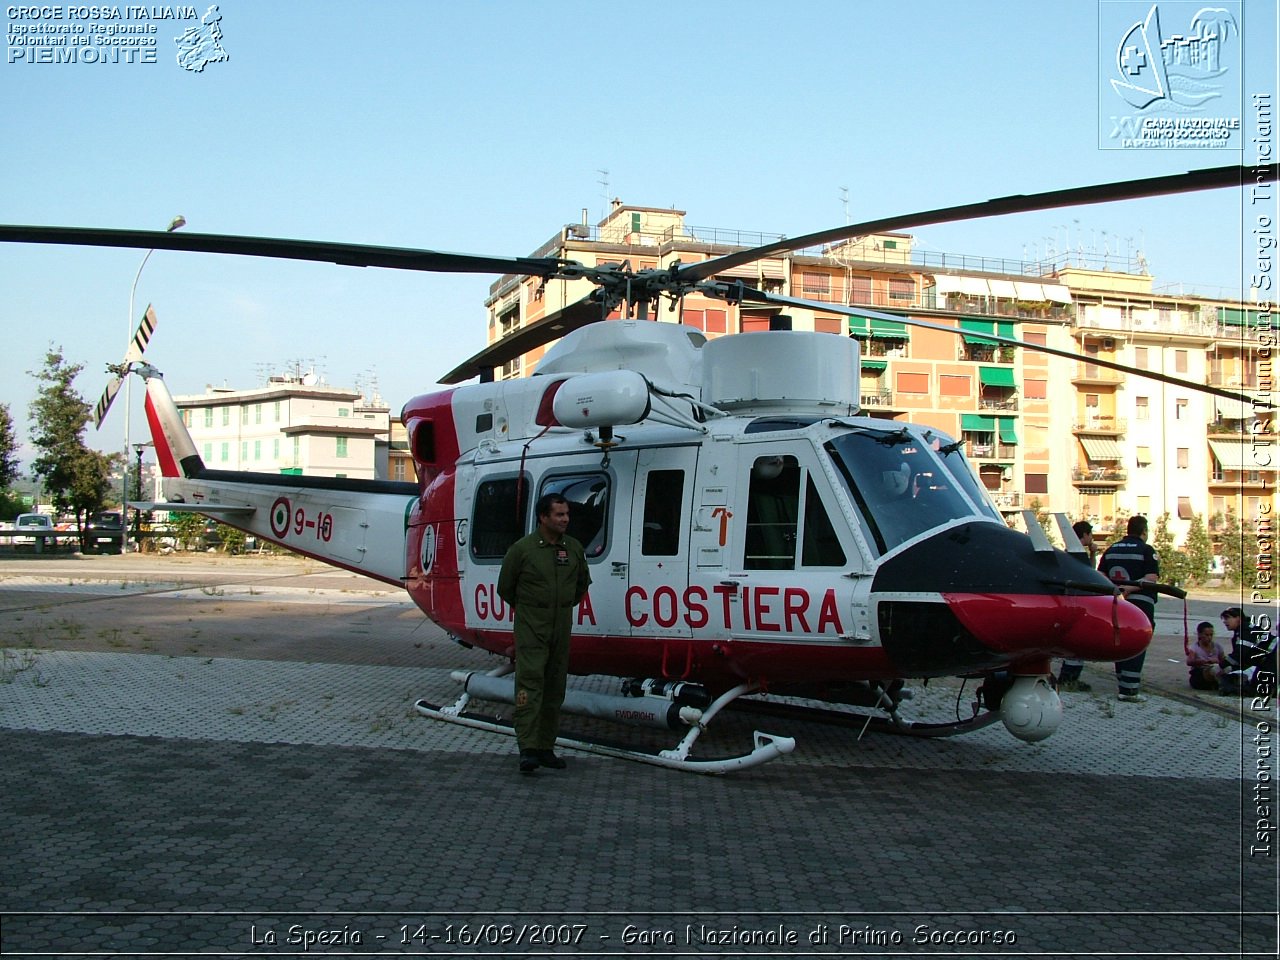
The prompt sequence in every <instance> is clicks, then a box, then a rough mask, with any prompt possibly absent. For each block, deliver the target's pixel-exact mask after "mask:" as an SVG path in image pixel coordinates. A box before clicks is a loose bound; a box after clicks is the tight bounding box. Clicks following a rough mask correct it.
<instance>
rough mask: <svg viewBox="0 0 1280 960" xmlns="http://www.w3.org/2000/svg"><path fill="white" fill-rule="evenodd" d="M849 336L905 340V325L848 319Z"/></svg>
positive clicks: (854, 318)
mask: <svg viewBox="0 0 1280 960" xmlns="http://www.w3.org/2000/svg"><path fill="white" fill-rule="evenodd" d="M849 335H850V336H853V337H883V338H885V339H886V340H906V339H907V325H906V324H905V323H899V322H898V321H896V320H872V319H870V318H869V317H850V318H849Z"/></svg>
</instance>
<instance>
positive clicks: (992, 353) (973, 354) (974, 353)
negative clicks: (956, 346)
mask: <svg viewBox="0 0 1280 960" xmlns="http://www.w3.org/2000/svg"><path fill="white" fill-rule="evenodd" d="M1016 356H1017V352H1016V348H1015V347H1005V346H1000V347H993V346H989V345H986V344H981V343H964V344H962V345H961V348H960V355H959V358H958V359H960V360H969V361H971V362H973V363H1013V361H1014V358H1015V357H1016Z"/></svg>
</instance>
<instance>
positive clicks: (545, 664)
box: [498, 493, 591, 773]
mask: <svg viewBox="0 0 1280 960" xmlns="http://www.w3.org/2000/svg"><path fill="white" fill-rule="evenodd" d="M537 514H538V529H537V530H535V531H533V533H531V534H529V535H528V536H526V537H522V538H521V539H519V540H517V541H516V542H515V543H513V544H512V545H511V549H509V550H508V551H507V555H506V556H505V557H504V558H503V560H502V572H501V573H500V574H499V575H498V596H500V597H502V599H503V600H505V601H506V602H507V604H508V605H510V606H511V607H513V608H514V609H515V611H516V623H515V639H516V714H515V727H516V741H517V743H519V745H520V772H521V773H533V772H534V771H535V770H537V769H538V767H540V766H541V767H551V768H553V769H555V770H563V769H564V767H565V762H564V760H562V759H561V758H560V757H558V756H556V753H555V750H554V749H553V748H554V747H555V743H556V732H557V730H558V729H559V727H560V705H561V704H562V703H563V702H564V688H565V677H566V675H567V674H568V672H569V632H570V630H571V628H572V626H573V608H574V606H575V605H576V604H577V603H578V601H579V600H581V599H582V598H583V597H585V596H586V595H587V588H588V587H589V586H591V574H590V573H589V572H588V570H587V558H586V554H584V553H583V551H582V544H580V543H579V542H578V541H577V540H575V539H574V538H573V537H571V536H569V535H568V533H566V531H567V530H568V529H569V502H568V501H567V500H565V498H564V497H562V496H560V495H559V494H558V493H548V494H544V495H543V496H542V497H540V498H539V499H538V504H537Z"/></svg>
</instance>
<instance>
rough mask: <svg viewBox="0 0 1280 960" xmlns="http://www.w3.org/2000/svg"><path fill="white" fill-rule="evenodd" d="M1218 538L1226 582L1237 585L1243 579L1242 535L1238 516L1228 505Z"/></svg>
mask: <svg viewBox="0 0 1280 960" xmlns="http://www.w3.org/2000/svg"><path fill="white" fill-rule="evenodd" d="M1218 540H1219V542H1220V543H1221V544H1222V565H1223V570H1224V571H1225V574H1226V578H1227V582H1228V583H1233V584H1236V585H1237V586H1238V585H1239V584H1240V583H1241V582H1242V581H1243V580H1244V570H1245V549H1244V536H1243V535H1242V533H1241V530H1240V518H1239V517H1237V516H1236V512H1235V511H1234V510H1233V509H1231V508H1230V507H1227V516H1226V518H1225V520H1224V521H1223V523H1222V529H1221V531H1220V532H1219V533H1218Z"/></svg>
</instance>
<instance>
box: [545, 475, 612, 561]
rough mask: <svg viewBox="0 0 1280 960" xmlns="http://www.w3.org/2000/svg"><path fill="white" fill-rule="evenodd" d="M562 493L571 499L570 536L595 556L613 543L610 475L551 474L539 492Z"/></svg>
mask: <svg viewBox="0 0 1280 960" xmlns="http://www.w3.org/2000/svg"><path fill="white" fill-rule="evenodd" d="M548 493H558V494H560V496H562V497H564V498H565V499H566V500H568V501H569V536H571V537H573V538H574V539H575V540H577V541H578V542H579V543H580V544H582V549H583V551H584V552H585V553H586V555H587V559H588V560H591V559H593V558H595V557H599V556H603V555H604V553H605V551H606V550H607V549H608V546H609V475H608V474H607V473H586V474H583V473H575V474H567V475H561V476H555V477H547V478H546V479H544V480H543V481H542V489H541V490H540V491H539V496H544V495H546V494H548Z"/></svg>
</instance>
